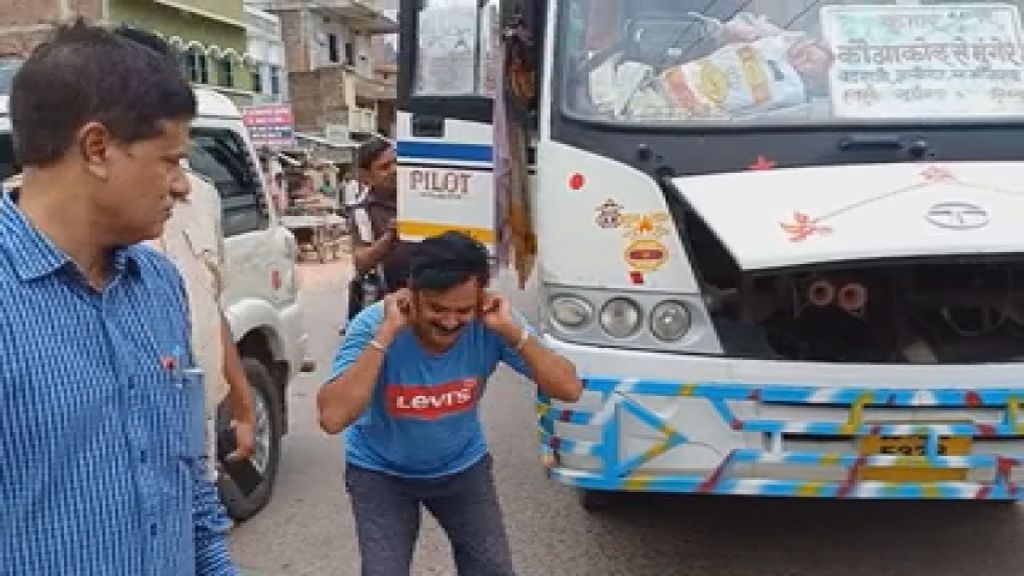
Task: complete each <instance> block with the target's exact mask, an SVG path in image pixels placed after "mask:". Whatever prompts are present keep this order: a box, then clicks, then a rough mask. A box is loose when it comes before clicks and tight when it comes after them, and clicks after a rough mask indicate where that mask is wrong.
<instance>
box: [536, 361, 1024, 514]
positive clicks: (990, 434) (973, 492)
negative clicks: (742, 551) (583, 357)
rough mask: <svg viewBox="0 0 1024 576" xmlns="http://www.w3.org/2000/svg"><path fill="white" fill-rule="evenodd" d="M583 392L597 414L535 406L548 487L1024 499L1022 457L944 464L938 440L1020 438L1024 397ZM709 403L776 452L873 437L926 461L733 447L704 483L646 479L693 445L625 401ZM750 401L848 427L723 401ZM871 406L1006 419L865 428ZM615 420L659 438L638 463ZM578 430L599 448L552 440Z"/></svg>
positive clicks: (718, 390) (655, 386)
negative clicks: (986, 472) (627, 453)
mask: <svg viewBox="0 0 1024 576" xmlns="http://www.w3.org/2000/svg"><path fill="white" fill-rule="evenodd" d="M584 384H585V387H586V389H587V390H590V391H593V392H598V393H600V394H601V397H602V407H601V408H600V410H598V411H596V412H583V411H578V410H563V409H558V408H555V407H553V406H552V403H551V402H550V400H549V399H548V398H544V397H543V396H542V397H540V398H539V400H538V403H537V408H538V424H539V432H540V449H541V457H542V459H543V461H544V464H545V465H546V466H547V468H548V470H549V474H550V476H551V477H552V478H554V479H556V480H558V481H560V482H563V483H566V484H569V485H573V486H577V487H580V488H586V489H592V490H617V491H642V492H682V493H704V494H743V495H754V496H797V497H823V498H897V499H920V498H938V499H990V500H1010V499H1024V485H1017V484H1014V483H1013V482H1011V474H1012V472H1013V471H1014V469H1015V468H1018V467H1021V466H1024V453H1017V454H998V455H997V454H969V455H963V456H940V455H939V453H938V452H939V450H938V445H939V438H940V437H969V438H972V439H973V438H986V439H993V438H1002V439H1018V440H1019V439H1020V438H1019V437H1020V436H1024V423H1022V422H1021V421H1020V420H1019V418H1018V414H1019V412H1020V410H1021V406H1022V404H1024V389H998V390H996V389H989V390H952V389H944V390H906V389H892V390H882V389H858V388H827V389H826V388H811V387H797V386H764V385H756V386H754V385H749V386H748V385H741V384H717V383H698V384H679V383H672V382H657V381H638V380H619V379H603V378H587V379H585V380H584ZM639 395H651V396H661V397H690V398H705V399H707V400H708V401H709V402H710V404H711V405H712V406H713V407H714V410H715V412H716V413H717V415H718V417H720V418H721V419H722V420H723V421H724V422H725V423H727V424H728V426H729V427H730V428H731V429H732V430H735V431H739V432H752V433H762V434H767V435H769V437H770V438H771V439H772V440H773V441H772V442H771V445H772V446H782V435H783V434H785V435H787V437H790V438H792V437H797V438H799V437H800V436H813V437H829V436H831V437H838V438H853V439H859V438H864V437H867V436H872V435H883V436H903V435H912V436H921V437H925V438H926V439H927V440H926V446H925V455H924V456H893V455H881V454H872V455H865V454H860V453H857V452H850V453H844V452H835V453H820V452H786V451H782V450H781V449H779V450H764V449H760V448H737V449H734V450H732V451H731V452H729V453H728V454H727V455H726V456H725V457H724V458H723V459H722V461H721V463H720V464H719V465H718V467H717V468H716V469H714V470H712V471H710V472H708V473H706V474H692V473H687V474H662V473H658V474H650V473H645V472H643V471H641V470H640V468H641V467H642V466H643V465H644V464H646V463H648V462H650V461H651V460H653V459H655V458H657V457H658V456H660V455H662V454H665V453H667V452H669V451H670V450H672V449H673V448H675V447H677V446H681V445H683V444H686V443H687V442H689V440H688V439H687V438H686V436H684V435H683V434H682V433H680V432H679V431H677V430H676V429H675V428H673V426H672V425H671V424H670V423H669V422H666V421H665V419H663V418H662V417H660V416H658V415H657V414H655V413H654V412H652V411H651V410H649V409H647V408H646V407H644V406H643V405H641V403H639V402H637V401H635V400H633V399H631V398H630V397H631V396H639ZM733 400H741V401H742V400H746V401H755V402H759V403H762V404H770V403H778V404H789V405H794V404H796V405H801V404H802V405H830V406H833V407H834V406H841V407H845V408H846V409H847V410H848V412H847V418H846V421H845V422H838V423H837V422H787V421H784V420H772V419H746V420H743V419H740V418H739V417H737V415H736V414H735V413H734V411H733V410H732V409H731V408H730V407H729V401H733ZM869 406H885V407H903V408H910V407H918V408H923V407H968V408H990V409H991V408H997V409H1002V410H1005V412H1004V417H1003V419H1002V422H1001V423H999V424H885V425H877V424H865V423H863V412H864V410H865V408H867V407H869ZM619 411H626V412H628V413H630V414H631V415H632V416H634V417H636V418H637V419H638V420H639V421H641V422H643V423H644V424H646V425H647V426H650V427H651V428H652V429H653V430H656V431H658V432H659V433H660V434H661V435H662V436H663V438H662V439H661V440H660V441H659V442H657V443H656V444H655V445H654V446H652V447H651V448H649V449H648V450H647V451H646V452H644V453H643V454H640V455H637V456H633V457H631V458H628V459H621V458H620V450H619V440H620V430H619V424H618V422H619V418H617V417H616V416H617V414H618V413H619ZM556 422H564V423H570V424H581V425H585V426H590V427H594V428H597V429H599V430H600V437H601V440H600V441H598V442H582V441H573V440H571V439H567V438H564V437H560V436H558V435H556V433H555V429H556V428H555V423H556ZM566 454H573V455H583V456H591V457H594V458H596V459H597V460H598V461H599V462H600V468H601V469H600V470H599V471H591V470H580V469H575V468H570V467H566V466H564V465H563V464H561V456H563V455H566ZM741 464H772V465H776V466H781V467H782V469H786V468H787V467H792V468H794V469H795V468H796V467H804V468H806V467H807V466H832V467H835V466H839V467H841V468H842V470H843V475H845V478H846V479H845V480H844V481H842V482H821V481H806V480H797V479H777V478H750V477H743V478H738V477H734V474H733V472H734V469H735V468H736V467H737V466H738V465H741ZM865 467H883V468H885V467H890V468H906V467H913V468H915V469H920V468H926V469H976V468H987V469H988V468H990V469H992V470H993V471H994V472H993V477H992V478H991V481H986V482H961V481H939V482H891V481H877V480H862V479H861V477H860V474H859V472H860V471H861V470H862V469H864V468H865Z"/></svg>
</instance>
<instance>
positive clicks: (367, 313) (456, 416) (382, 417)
mask: <svg viewBox="0 0 1024 576" xmlns="http://www.w3.org/2000/svg"><path fill="white" fill-rule="evenodd" d="M515 317H516V320H517V322H519V324H520V325H522V326H524V327H526V328H527V329H528V330H531V333H533V331H532V329H530V328H529V326H528V325H527V323H526V321H525V319H523V317H522V316H521V315H519V314H516V315H515ZM383 320H384V306H383V303H377V304H375V305H373V306H370V307H369V308H367V309H365V310H363V311H362V312H361V313H360V314H359V315H358V316H356V317H355V318H353V319H352V322H351V323H350V324H349V327H348V328H347V330H346V335H345V341H344V342H343V343H342V344H341V347H340V348H339V349H338V353H337V354H336V355H335V358H334V365H333V367H332V370H331V380H333V379H335V378H337V377H338V376H340V375H341V374H342V373H343V372H344V371H345V370H347V369H348V367H349V366H351V365H352V364H353V363H354V362H355V361H356V359H357V358H358V357H359V355H360V354H362V352H363V350H365V349H366V347H367V346H369V342H370V340H372V339H373V336H374V335H375V334H376V333H377V328H378V327H379V326H380V323H381V322H382V321H383ZM498 362H504V363H506V364H508V365H509V366H510V367H512V368H513V369H514V370H515V371H517V372H519V373H520V374H522V375H524V376H527V377H530V376H531V375H530V373H529V369H528V368H527V366H526V363H525V362H524V361H523V359H522V357H521V356H520V355H519V354H517V353H516V351H515V350H514V349H512V347H510V346H509V345H507V344H506V343H505V341H504V339H503V338H502V337H501V336H499V335H498V334H496V333H495V332H493V331H491V330H489V329H488V328H487V327H486V326H484V324H483V323H482V322H480V321H476V320H474V321H472V322H470V323H469V324H467V325H466V326H465V327H464V328H463V329H462V333H461V334H460V335H459V339H458V341H457V342H456V343H455V345H454V346H453V347H452V348H451V349H449V350H448V351H447V352H445V353H444V354H440V355H437V354H433V353H431V352H428V351H427V350H424V349H423V348H422V347H421V346H420V344H419V342H418V341H417V340H416V337H415V336H414V335H413V333H412V330H410V329H409V328H406V329H404V330H402V331H401V332H400V333H399V334H398V336H397V337H396V338H395V340H394V342H392V344H391V346H390V347H389V348H388V351H387V355H386V357H385V359H384V364H383V366H382V368H381V372H380V376H378V378H377V385H376V387H375V388H374V391H373V398H372V400H371V401H370V404H369V405H368V406H367V408H366V410H365V411H364V412H363V414H362V415H360V417H359V418H358V419H357V420H356V421H355V422H353V423H352V425H351V426H349V427H348V428H347V429H346V430H345V444H346V445H347V447H346V449H345V458H346V460H347V461H348V462H349V463H351V464H354V465H356V466H359V467H362V468H367V469H370V470H376V471H379V472H385V473H388V474H393V475H397V476H402V477H406V478H436V477H439V476H446V475H449V474H457V473H459V472H462V471H463V470H465V469H467V468H469V467H470V466H472V465H474V464H476V463H477V462H478V461H479V460H480V459H481V458H483V456H484V455H485V454H486V453H487V443H486V440H485V439H484V434H483V430H482V428H481V425H480V418H479V405H480V399H481V398H482V397H483V393H484V390H485V388H486V384H487V379H488V378H489V377H490V376H491V374H492V373H493V372H494V370H495V369H496V368H497V366H498Z"/></svg>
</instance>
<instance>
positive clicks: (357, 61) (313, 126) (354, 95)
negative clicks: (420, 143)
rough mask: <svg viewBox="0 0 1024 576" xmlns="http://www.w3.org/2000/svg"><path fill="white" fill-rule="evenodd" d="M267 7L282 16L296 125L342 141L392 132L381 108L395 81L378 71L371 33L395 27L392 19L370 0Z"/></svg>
mask: <svg viewBox="0 0 1024 576" xmlns="http://www.w3.org/2000/svg"><path fill="white" fill-rule="evenodd" d="M253 3H254V4H255V3H256V2H255V1H254V2H253ZM267 10H269V11H272V12H274V13H275V14H277V16H278V17H279V18H280V21H281V33H282V37H283V40H284V46H285V56H286V59H285V62H286V66H287V69H288V81H289V85H290V100H291V103H292V108H293V111H294V114H295V123H296V129H297V130H298V131H299V132H300V133H305V134H310V135H314V136H316V137H320V138H324V139H326V140H329V141H330V142H332V143H335V144H341V145H348V144H350V143H351V142H354V141H359V140H362V139H364V138H366V137H368V136H370V135H372V134H380V133H383V134H384V135H387V136H390V135H391V131H392V125H393V122H391V121H390V118H389V117H388V116H387V115H381V114H380V111H381V109H382V108H384V109H385V110H386V109H387V105H388V103H391V104H392V105H393V102H394V101H395V99H396V94H397V92H396V85H397V84H396V82H393V81H391V80H390V79H381V78H380V77H379V76H378V75H377V74H376V71H375V65H374V58H373V47H372V39H373V38H374V37H375V36H378V35H382V34H394V33H396V32H397V30H398V25H397V23H396V22H395V20H394V19H393V18H390V17H389V16H388V15H387V14H385V13H384V12H382V11H381V10H380V9H379V8H378V7H377V6H376V5H375V4H374V3H373V2H372V1H370V0H317V1H316V2H313V1H308V0H273V1H270V2H269V6H268V8H267ZM382 103H383V104H382Z"/></svg>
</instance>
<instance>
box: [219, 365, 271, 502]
mask: <svg viewBox="0 0 1024 576" xmlns="http://www.w3.org/2000/svg"><path fill="white" fill-rule="evenodd" d="M242 367H243V369H244V370H245V376H246V378H247V379H248V380H249V386H251V388H252V395H253V404H254V408H255V410H256V426H255V428H256V451H255V452H254V454H253V456H252V457H251V460H252V461H253V464H254V465H255V466H256V467H257V469H259V470H260V472H261V473H262V475H263V481H262V482H261V483H260V484H259V486H257V488H256V489H255V490H254V491H253V492H252V493H251V494H249V495H248V496H246V495H245V494H244V493H242V491H241V490H239V488H238V487H237V486H236V485H235V483H234V481H233V480H232V479H231V477H230V476H229V475H228V474H227V473H226V472H223V471H221V473H219V474H218V475H217V489H218V491H219V492H220V499H221V502H223V504H224V507H225V508H226V509H227V512H228V515H229V516H231V518H232V519H233V520H235V521H236V522H243V521H245V520H248V519H249V518H252V517H253V516H255V515H256V514H257V513H258V512H259V511H260V510H262V509H263V508H264V507H265V506H266V505H267V503H268V502H270V497H271V495H272V494H273V492H274V482H275V481H276V480H277V468H278V464H279V463H280V459H281V435H282V430H283V422H282V416H283V414H284V404H283V401H282V399H281V395H280V393H279V392H278V387H277V386H276V385H275V384H274V379H273V378H272V377H271V376H270V371H269V370H268V369H267V367H266V366H265V365H264V364H263V363H262V362H260V361H259V360H256V359H254V358H242ZM229 415H230V411H229V410H227V406H226V403H225V405H224V406H222V409H221V410H218V413H217V430H218V431H221V430H224V429H227V428H230V426H231V420H230V416H229Z"/></svg>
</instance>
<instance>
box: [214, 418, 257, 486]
mask: <svg viewBox="0 0 1024 576" xmlns="http://www.w3.org/2000/svg"><path fill="white" fill-rule="evenodd" d="M236 448H238V445H237V443H236V442H235V431H234V430H232V429H231V428H226V429H224V430H221V431H220V433H218V434H217V460H218V461H220V464H221V466H222V467H223V469H224V472H225V473H226V474H227V475H228V476H230V477H231V480H232V481H233V482H234V483H235V486H238V489H239V490H240V491H241V492H242V494H244V495H245V496H249V495H250V494H252V493H253V492H255V491H256V489H257V488H259V486H260V484H261V483H262V482H263V474H260V471H259V470H257V469H256V466H254V465H253V463H252V461H251V460H249V459H248V458H243V459H241V460H236V461H229V460H228V455H230V454H231V453H232V452H234V451H235V449H236Z"/></svg>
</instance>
